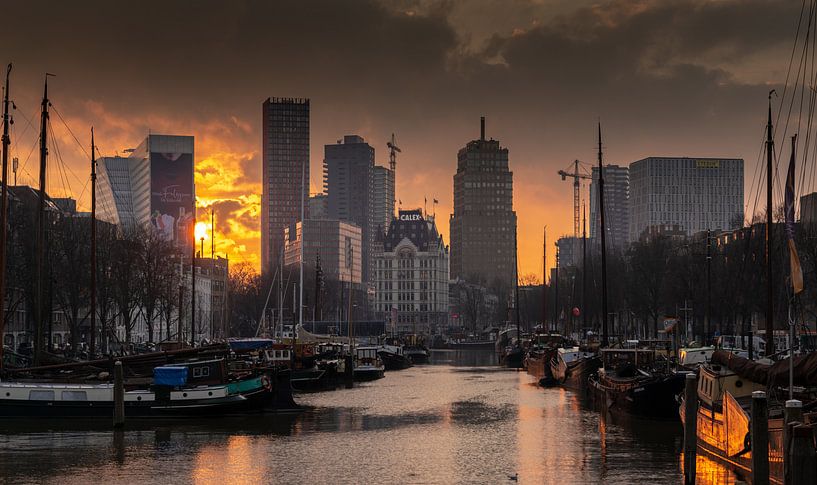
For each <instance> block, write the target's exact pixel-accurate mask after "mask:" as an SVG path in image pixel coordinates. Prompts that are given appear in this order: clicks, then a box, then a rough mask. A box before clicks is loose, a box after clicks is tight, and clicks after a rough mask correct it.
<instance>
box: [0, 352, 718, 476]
mask: <svg viewBox="0 0 817 485" xmlns="http://www.w3.org/2000/svg"><path fill="white" fill-rule="evenodd" d="M495 360H496V358H495V356H494V355H493V354H490V353H476V352H455V351H440V352H437V351H435V352H433V355H432V362H431V364H430V365H425V366H416V367H413V368H411V369H406V370H403V371H398V372H389V373H387V375H386V377H385V378H384V379H381V380H379V381H376V382H371V383H365V384H362V385H359V386H358V387H355V388H354V389H342V390H337V391H332V392H322V393H313V394H302V395H299V396H298V397H297V399H298V401H299V402H300V403H301V404H303V405H304V406H305V407H306V410H305V411H304V412H302V413H299V414H296V415H273V416H265V417H256V418H252V419H222V420H216V421H199V422H190V423H185V424H182V425H173V426H168V425H162V424H156V425H151V424H142V423H140V424H137V423H135V422H134V423H129V424H128V426H127V429H126V430H125V431H122V432H114V431H111V430H110V429H108V428H106V427H105V426H99V425H83V424H80V423H63V424H48V425H41V426H37V427H35V428H32V427H30V426H25V427H23V426H21V425H17V424H14V423H11V424H9V423H6V424H2V425H0V482H2V483H15V484H16V483H53V484H59V485H66V484H88V483H140V484H152V483H156V484H159V483H161V484H167V483H174V484H176V483H202V484H206V483H214V484H215V483H218V484H222V483H230V484H232V483H238V484H240V483H248V484H256V483H317V484H324V483H327V484H330V483H331V484H335V483H514V482H516V483H547V484H550V483H553V484H560V485H561V484H580V483H594V484H595V483H611V484H628V485H629V484H635V483H662V484H670V483H682V479H683V477H682V474H681V455H680V450H681V447H682V430H681V425H680V424H679V423H665V422H655V421H633V420H627V421H617V420H615V419H613V418H612V417H605V416H602V415H600V414H599V413H598V412H596V411H594V410H592V409H591V408H590V407H588V406H587V405H586V404H585V403H583V402H582V400H581V399H580V397H579V396H577V395H575V394H573V393H571V392H568V391H564V390H562V389H542V388H540V387H538V386H536V383H535V382H534V379H533V378H531V377H530V376H529V375H528V374H526V373H525V372H518V371H513V370H507V369H502V368H500V367H497V366H496V361H495ZM698 470H699V471H698V482H699V483H712V484H722V483H723V484H729V483H734V479H733V478H732V477H731V476H730V475H729V474H728V472H727V471H726V470H724V469H723V468H721V467H720V466H718V465H717V464H715V463H714V462H711V461H708V460H705V459H703V458H700V457H699V460H698Z"/></svg>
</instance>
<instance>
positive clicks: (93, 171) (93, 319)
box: [90, 126, 161, 359]
mask: <svg viewBox="0 0 817 485" xmlns="http://www.w3.org/2000/svg"><path fill="white" fill-rule="evenodd" d="M95 151H96V145H95V144H94V127H93V126H92V127H91V349H90V350H91V356H90V358H91V359H93V358H94V356H95V355H96V154H95ZM160 328H161V327H160Z"/></svg>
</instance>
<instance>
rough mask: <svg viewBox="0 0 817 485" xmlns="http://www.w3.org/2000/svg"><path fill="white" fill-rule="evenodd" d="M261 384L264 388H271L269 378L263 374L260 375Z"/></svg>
mask: <svg viewBox="0 0 817 485" xmlns="http://www.w3.org/2000/svg"><path fill="white" fill-rule="evenodd" d="M261 385H262V386H264V389H267V390H270V389H272V383H271V382H270V380H269V377H268V376H267V375H266V374H264V375H263V376H261Z"/></svg>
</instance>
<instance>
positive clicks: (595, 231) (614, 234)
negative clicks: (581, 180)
mask: <svg viewBox="0 0 817 485" xmlns="http://www.w3.org/2000/svg"><path fill="white" fill-rule="evenodd" d="M591 175H592V177H591V182H590V214H589V216H590V219H589V220H588V223H589V225H590V234H589V236H590V238H591V240H592V241H594V242H595V243H596V244H600V243H599V242H598V241H599V239H598V237H599V228H600V227H601V221H600V217H599V195H598V194H599V168H598V167H593V171H592V174H591ZM629 201H630V169H629V168H628V167H621V166H618V165H605V166H604V225H605V226H606V228H607V239H606V240H605V244H606V245H607V247H608V248H611V249H618V250H622V249H625V248H626V247H627V243H628V242H629V240H630V208H629V203H630V202H629Z"/></svg>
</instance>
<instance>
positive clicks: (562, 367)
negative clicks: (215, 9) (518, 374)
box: [550, 207, 601, 392]
mask: <svg viewBox="0 0 817 485" xmlns="http://www.w3.org/2000/svg"><path fill="white" fill-rule="evenodd" d="M582 271H583V272H584V275H583V277H582V306H584V307H585V312H583V314H582V317H583V318H584V320H585V322H586V321H587V313H586V307H587V283H586V280H587V219H586V217H585V214H584V207H582ZM586 327H587V325H586V324H585V328H586ZM599 367H601V358H600V357H599V356H598V354H597V353H596V352H592V351H590V350H589V349H586V348H585V349H582V348H581V347H577V346H573V347H566V348H559V349H557V351H556V355H554V356H553V358H552V359H551V360H550V373H551V375H552V376H553V380H554V381H555V383H556V384H558V385H560V386H562V387H566V388H568V389H572V390H575V391H579V392H583V391H586V390H587V382H588V380H589V379H590V376H592V375H593V374H594V373H596V372H597V371H598V369H599Z"/></svg>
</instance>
